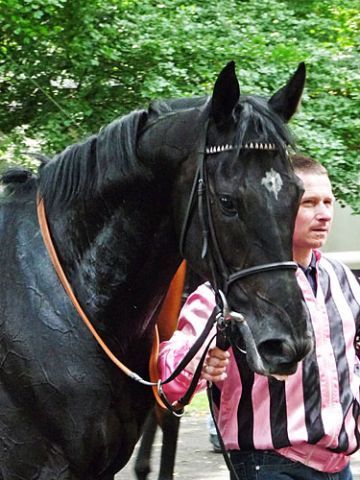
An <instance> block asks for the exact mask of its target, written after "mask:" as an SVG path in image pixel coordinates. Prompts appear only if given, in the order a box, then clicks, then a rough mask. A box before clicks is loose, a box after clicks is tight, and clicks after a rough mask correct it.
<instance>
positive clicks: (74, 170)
mask: <svg viewBox="0 0 360 480" xmlns="http://www.w3.org/2000/svg"><path fill="white" fill-rule="evenodd" d="M304 80H305V67H304V65H303V64H300V66H299V68H298V69H297V71H296V72H295V74H294V75H293V76H292V78H291V79H290V80H289V82H288V84H287V85H286V86H285V87H283V88H282V89H281V90H279V91H278V92H277V93H276V94H274V95H273V96H272V98H271V99H270V100H269V101H267V100H265V99H262V98H259V97H255V96H240V90H239V85H238V81H237V78H236V75H235V69H234V64H233V62H231V63H229V64H228V65H227V66H226V67H225V68H224V70H223V71H222V72H221V73H220V75H219V77H218V79H217V81H216V83H215V86H214V91H213V95H212V96H211V97H209V98H208V97H206V98H205V97H204V98H194V99H191V98H189V99H180V100H172V101H167V102H165V101H159V102H154V103H152V104H151V105H150V107H149V109H148V110H141V111H135V112H132V113H130V114H129V115H127V116H125V117H123V118H121V119H119V120H116V121H114V122H113V123H111V124H110V125H108V126H106V127H105V128H103V129H102V130H101V131H100V133H99V134H98V135H94V136H91V137H89V138H88V139H87V140H85V141H84V142H82V143H78V144H76V145H73V146H70V147H68V148H67V149H66V150H65V151H64V152H62V153H60V154H59V155H57V156H56V157H54V158H53V159H52V160H51V161H49V162H47V163H45V164H44V165H43V166H42V167H41V168H40V169H39V173H38V175H37V176H35V175H31V174H30V173H29V172H26V171H12V172H9V173H8V174H5V175H4V177H3V180H4V183H5V186H6V188H5V192H4V193H3V194H2V198H1V205H0V241H1V246H2V248H1V258H0V266H1V267H0V268H1V270H0V290H1V295H0V323H1V330H0V365H1V370H0V378H1V389H0V416H1V417H0V479H1V480H20V479H23V480H29V479H37V480H49V479H57V480H60V479H62V480H65V479H66V480H95V479H96V480H110V479H113V477H114V475H115V473H116V472H117V471H118V470H119V469H121V468H122V467H123V466H124V465H125V464H126V462H127V461H128V459H129V457H130V455H131V453H132V451H133V448H134V445H135V443H136V441H137V440H138V438H139V436H140V434H141V428H142V425H143V423H144V420H145V418H146V415H147V413H148V412H149V410H150V409H151V407H152V405H153V398H152V392H151V389H150V388H148V387H145V386H143V385H141V384H140V383H137V382H135V381H133V380H132V379H130V378H129V377H127V376H125V375H124V374H123V373H122V372H121V371H119V370H118V369H117V367H116V366H115V365H114V364H113V363H112V362H111V361H110V360H109V359H108V358H107V357H106V356H105V354H104V353H103V351H102V350H101V348H100V347H99V345H98V344H97V342H96V341H95V340H94V338H93V337H92V335H91V334H90V333H89V331H88V329H87V327H86V326H85V325H84V324H83V323H82V321H81V319H80V317H79V314H78V313H77V311H76V310H75V308H74V307H73V305H72V303H71V302H70V300H69V298H68V296H67V295H66V293H65V291H64V288H63V286H62V285H61V284H60V282H59V280H58V277H57V274H56V273H55V270H54V268H53V265H52V263H51V261H50V259H49V256H48V254H47V251H46V248H45V246H44V241H43V237H42V235H41V233H40V230H39V223H38V219H37V203H38V199H42V200H43V201H44V205H45V210H46V214H47V218H48V223H49V228H50V232H51V235H52V238H53V242H54V245H55V249H56V251H57V252H58V256H59V259H60V263H61V264H62V267H63V269H64V271H65V274H66V276H67V278H68V279H69V282H70V284H71V285H72V288H73V290H74V292H75V295H76V297H77V299H78V301H79V303H80V305H81V306H82V308H83V309H84V310H85V312H86V314H87V316H88V317H89V318H90V319H91V321H92V322H93V325H94V326H95V328H96V329H97V331H98V332H99V333H100V335H101V336H102V337H103V339H104V340H105V341H106V343H107V345H108V346H109V348H110V349H111V350H112V351H113V353H114V354H115V355H117V356H118V357H119V358H120V359H121V360H122V361H123V362H125V363H126V365H127V366H128V367H129V368H130V369H131V370H133V371H135V372H137V373H138V374H139V375H140V376H142V377H147V370H148V359H149V353H150V349H151V343H152V337H153V328H154V323H155V319H156V312H157V311H158V307H159V305H160V302H161V299H162V296H163V294H164V292H165V291H166V287H167V285H168V284H169V281H170V279H171V277H172V275H173V274H174V272H175V270H176V268H177V266H178V265H179V263H180V260H181V255H180V251H179V239H180V238H181V242H180V243H181V250H182V252H183V254H184V256H185V257H186V258H187V259H188V262H189V264H190V265H191V266H192V268H193V269H194V270H196V271H197V272H198V273H200V274H201V275H202V276H203V277H204V278H208V279H211V281H212V282H213V283H216V284H217V286H218V287H219V286H220V288H221V289H222V290H227V292H226V293H227V300H228V303H229V305H230V306H231V308H232V309H233V310H234V311H238V312H242V314H243V315H244V316H245V318H246V322H245V323H244V324H243V327H245V330H244V329H243V331H244V332H245V333H246V343H247V346H248V354H247V360H248V363H249V365H250V366H251V368H253V369H254V370H256V371H259V372H260V373H263V374H266V375H267V374H291V373H292V372H294V371H295V369H296V365H297V362H298V361H299V360H301V359H302V358H303V357H304V355H306V353H307V352H308V351H309V349H310V348H311V338H310V336H309V333H308V331H307V311H306V310H305V309H304V304H303V301H302V296H301V292H300V290H299V289H298V287H297V282H296V279H295V275H294V270H292V267H291V266H289V265H290V263H289V260H290V259H291V256H292V251H291V239H292V231H293V226H294V219H295V214H296V210H297V206H298V202H299V198H300V195H301V192H302V190H301V186H300V185H299V182H298V179H297V177H296V176H295V175H294V172H293V170H292V167H291V165H290V162H289V159H288V154H287V148H288V146H289V145H291V144H292V140H291V138H290V134H289V133H288V130H287V128H286V126H285V123H286V122H287V121H288V120H289V119H290V117H291V116H292V115H293V113H294V112H295V110H296V107H297V104H298V102H299V99H300V97H301V94H302V90H303V85H304ZM199 165H200V167H199ZM200 170H201V172H200ZM199 172H200V173H199ZM194 178H195V182H194ZM204 184H205V187H206V191H205V195H204V192H203V191H202V187H203V186H204ZM193 185H195V187H194V188H193ZM192 188H193V191H195V193H194V194H193V195H192V196H191V198H192V200H193V201H192V202H190V206H189V207H188V205H189V198H190V192H191V190H192ZM196 192H198V193H199V196H197V195H196ZM193 207H194V208H193ZM184 219H186V225H185V227H183V228H182V225H184ZM210 224H211V225H210ZM209 225H210V230H211V232H210V233H209V234H207V233H206V230H207V227H208V226H209ZM203 257H204V258H203ZM269 263H276V264H277V266H276V268H275V270H272V271H269V270H268V269H267V268H265V269H263V268H262V272H258V271H256V270H255V271H254V270H252V271H251V274H250V273H249V272H248V273H249V275H247V276H246V277H244V278H238V279H236V278H237V277H236V278H235V277H234V276H232V275H233V273H234V272H235V273H236V272H237V273H238V272H239V270H244V271H245V273H246V272H247V270H246V269H248V268H250V267H256V266H259V265H264V264H269ZM237 273H236V274H237ZM229 279H230V283H229ZM233 334H234V335H236V334H239V333H237V332H236V331H234V332H233Z"/></svg>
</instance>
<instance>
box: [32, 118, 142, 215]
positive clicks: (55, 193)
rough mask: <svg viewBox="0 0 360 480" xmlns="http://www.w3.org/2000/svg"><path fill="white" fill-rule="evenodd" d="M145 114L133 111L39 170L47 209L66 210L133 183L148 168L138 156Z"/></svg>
mask: <svg viewBox="0 0 360 480" xmlns="http://www.w3.org/2000/svg"><path fill="white" fill-rule="evenodd" d="M144 113H145V111H144V110H139V111H134V112H131V113H129V114H128V115H125V116H123V117H121V118H119V119H116V120H114V121H113V122H112V123H110V124H109V125H107V126H106V127H104V128H103V129H101V130H100V132H99V133H98V134H97V135H92V136H90V137H88V138H87V139H85V140H84V141H83V142H79V143H76V144H74V145H71V146H69V147H67V148H66V149H65V150H64V151H63V152H61V153H59V154H58V155H56V156H55V157H54V158H52V159H51V160H50V161H49V162H48V163H46V164H43V165H42V166H41V167H40V169H39V174H40V178H39V190H40V195H41V196H42V198H44V200H45V202H46V204H47V206H57V207H60V208H62V207H64V206H66V205H68V204H69V203H70V202H72V201H73V200H75V199H78V198H80V197H81V198H82V199H84V200H86V199H87V198H90V197H92V196H94V195H96V194H97V193H99V192H101V191H104V189H111V188H112V186H113V185H117V187H119V186H121V185H122V184H126V183H130V182H132V181H133V180H134V179H135V178H138V177H139V175H145V168H144V166H143V165H141V164H140V162H139V160H138V158H137V155H136V141H137V137H138V131H139V128H140V125H141V123H142V121H143V119H144Z"/></svg>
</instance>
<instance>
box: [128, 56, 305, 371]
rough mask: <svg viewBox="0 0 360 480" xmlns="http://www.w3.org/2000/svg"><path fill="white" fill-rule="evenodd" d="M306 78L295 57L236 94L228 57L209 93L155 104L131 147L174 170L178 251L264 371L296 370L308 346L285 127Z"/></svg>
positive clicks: (296, 193) (294, 183)
mask: <svg viewBox="0 0 360 480" xmlns="http://www.w3.org/2000/svg"><path fill="white" fill-rule="evenodd" d="M304 83H305V66H304V64H300V65H299V67H298V69H297V70H296V72H295V73H294V75H293V76H292V77H291V78H290V80H289V81H288V83H287V84H286V85H285V86H284V87H283V88H281V89H280V90H279V91H278V92H276V93H275V94H274V95H273V96H272V97H271V98H270V99H265V98H262V97H258V96H254V95H240V87H239V83H238V80H237V77H236V74H235V65H234V63H233V62H230V63H229V64H228V65H227V66H226V67H225V68H224V69H223V70H222V72H221V73H220V75H219V77H218V79H217V81H216V83H215V86H214V89H213V94H212V96H211V97H209V98H199V99H195V100H194V99H182V100H175V101H169V102H156V103H153V104H152V105H151V107H150V109H149V112H148V116H147V118H146V121H145V123H144V126H143V130H142V133H141V135H140V137H139V141H138V147H137V151H138V154H139V155H140V156H141V157H144V158H147V161H150V162H153V163H155V161H156V162H158V165H161V168H162V169H163V171H164V172H167V173H168V172H170V171H172V170H175V171H176V174H175V175H172V176H169V178H171V180H169V182H173V195H172V208H173V221H174V230H175V231H176V234H177V238H178V242H179V249H180V252H181V254H182V255H183V256H184V257H185V258H186V259H187V260H188V262H189V264H190V266H191V267H192V268H193V269H194V270H195V271H197V272H198V273H200V274H201V275H202V276H203V277H204V278H206V279H208V280H210V282H211V284H212V286H213V288H214V289H215V292H217V297H218V300H220V304H221V303H224V302H225V303H228V304H229V306H230V308H231V310H233V311H235V312H237V313H238V314H239V315H238V318H241V321H232V322H229V325H230V323H231V327H229V328H228V333H229V335H230V337H231V343H232V344H233V345H234V346H235V345H236V346H238V347H239V348H240V349H241V350H242V351H246V354H247V355H246V356H247V361H248V364H249V366H250V368H252V370H254V371H255V372H258V373H261V374H265V375H271V374H274V375H288V374H292V373H294V372H295V371H296V368H297V363H298V362H299V361H300V360H301V359H302V358H303V357H304V356H305V355H306V354H307V353H308V352H309V351H310V349H311V347H312V339H311V334H310V332H309V331H308V312H307V310H306V308H305V306H304V302H303V298H302V294H301V291H300V289H299V287H298V284H297V281H296V276H295V270H296V264H294V263H293V262H291V259H292V235H293V228H294V222H295V217H296V213H297V209H298V205H299V200H300V198H301V195H302V188H301V186H300V184H299V181H298V179H297V177H296V175H295V174H294V171H293V169H292V166H291V162H290V160H289V155H288V149H289V148H291V147H293V141H292V138H291V134H290V132H289V130H288V129H287V126H286V123H287V122H288V121H289V120H290V118H291V117H292V116H293V114H294V113H295V111H296V108H297V105H298V103H299V101H300V98H301V95H302V91H303V87H304ZM157 139H160V141H159V140H157ZM219 293H220V296H221V298H220V299H219Z"/></svg>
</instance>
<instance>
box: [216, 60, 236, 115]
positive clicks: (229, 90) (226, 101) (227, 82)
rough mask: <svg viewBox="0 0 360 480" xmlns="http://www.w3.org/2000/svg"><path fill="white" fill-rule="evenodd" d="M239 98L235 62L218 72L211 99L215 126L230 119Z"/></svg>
mask: <svg viewBox="0 0 360 480" xmlns="http://www.w3.org/2000/svg"><path fill="white" fill-rule="evenodd" d="M239 97H240V87H239V82H238V79H237V77H236V73H235V62H233V61H231V62H229V63H228V64H227V65H226V67H224V68H223V70H222V71H221V72H220V74H219V76H218V78H217V80H216V82H215V85H214V90H213V95H212V99H211V114H212V116H213V118H214V120H215V122H216V123H217V124H219V123H221V122H224V121H226V120H227V119H228V118H230V116H231V114H232V111H233V110H234V108H235V106H236V105H237V103H238V101H239Z"/></svg>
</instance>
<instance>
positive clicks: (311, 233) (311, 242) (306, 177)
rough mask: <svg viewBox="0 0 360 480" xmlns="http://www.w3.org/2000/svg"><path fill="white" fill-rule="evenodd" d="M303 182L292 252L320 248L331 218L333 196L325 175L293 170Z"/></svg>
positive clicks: (326, 235) (327, 232) (328, 229)
mask: <svg viewBox="0 0 360 480" xmlns="http://www.w3.org/2000/svg"><path fill="white" fill-rule="evenodd" d="M295 173H296V175H297V176H298V177H300V178H301V180H302V181H303V183H304V189H305V192H304V195H303V197H302V199H301V203H300V207H299V211H298V214H297V217H296V222H295V230H294V236H293V248H294V252H296V251H297V250H312V249H314V248H320V247H322V246H323V245H324V243H325V242H326V239H327V237H328V234H329V231H330V227H331V222H332V219H333V210H334V196H333V193H332V189H331V183H330V180H329V178H328V176H327V175H325V174H316V173H303V172H300V171H296V172H295Z"/></svg>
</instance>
